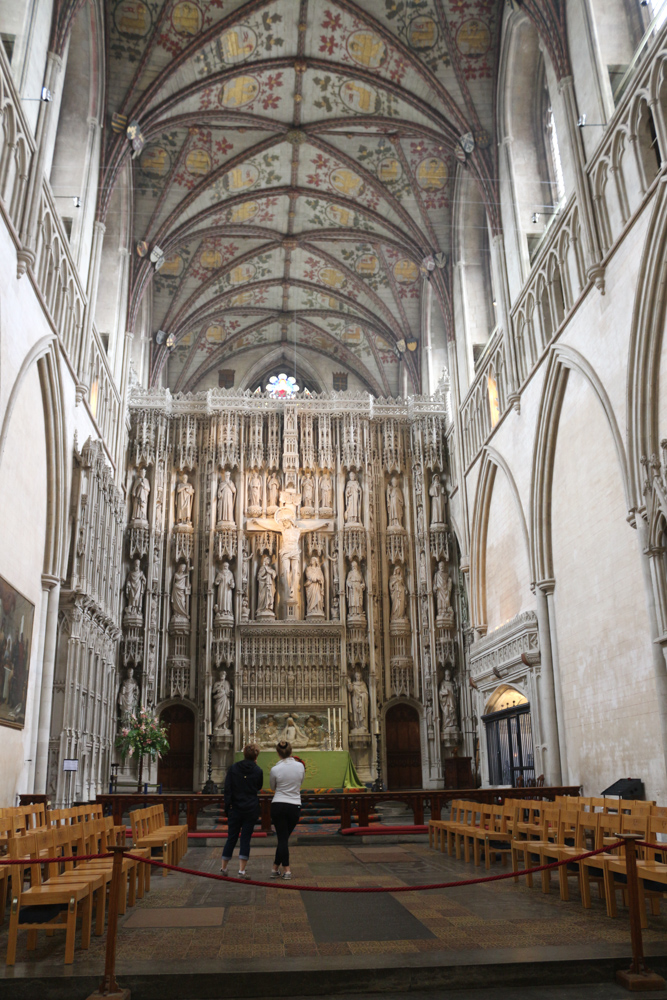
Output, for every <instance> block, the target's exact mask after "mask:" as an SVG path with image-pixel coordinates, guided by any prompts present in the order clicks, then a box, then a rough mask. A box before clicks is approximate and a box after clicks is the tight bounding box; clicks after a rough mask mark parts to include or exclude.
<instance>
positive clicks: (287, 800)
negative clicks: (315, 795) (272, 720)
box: [270, 740, 306, 878]
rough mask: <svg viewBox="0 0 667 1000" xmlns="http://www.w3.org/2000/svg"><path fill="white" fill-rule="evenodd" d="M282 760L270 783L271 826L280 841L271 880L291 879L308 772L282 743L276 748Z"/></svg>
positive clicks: (285, 742)
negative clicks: (292, 840) (295, 833)
mask: <svg viewBox="0 0 667 1000" xmlns="http://www.w3.org/2000/svg"><path fill="white" fill-rule="evenodd" d="M276 753H277V754H278V756H279V757H280V760H279V761H278V763H277V764H275V765H274V767H272V768H271V776H270V783H271V788H272V789H273V791H274V793H275V794H274V796H273V801H272V802H271V822H272V823H273V825H274V827H275V831H276V836H277V837H278V846H277V847H276V856H275V858H274V861H273V869H272V871H271V878H280V877H281V871H280V868H281V866H282V869H283V870H282V877H283V878H291V877H292V872H291V870H290V866H289V838H290V834H291V832H292V830H293V829H294V827H295V826H296V824H297V823H298V822H299V816H300V815H301V783H302V782H303V779H304V775H305V773H306V769H305V767H304V766H303V764H302V763H301V761H300V760H295V759H294V757H292V744H291V743H288V742H287V740H281V741H280V743H278V744H277V746H276Z"/></svg>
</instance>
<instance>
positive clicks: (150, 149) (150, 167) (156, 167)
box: [139, 146, 171, 180]
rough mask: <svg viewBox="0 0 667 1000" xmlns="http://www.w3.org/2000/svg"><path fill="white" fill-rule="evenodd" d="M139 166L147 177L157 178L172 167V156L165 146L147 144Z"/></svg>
mask: <svg viewBox="0 0 667 1000" xmlns="http://www.w3.org/2000/svg"><path fill="white" fill-rule="evenodd" d="M139 166H140V167H141V170H142V171H143V173H145V174H146V176H147V177H151V178H152V179H153V180H157V179H158V178H160V177H164V176H165V175H166V174H167V173H168V172H169V169H170V167H171V156H170V155H169V153H168V152H167V150H166V149H165V148H164V147H163V146H146V147H145V148H144V150H143V152H142V154H141V156H140V157H139Z"/></svg>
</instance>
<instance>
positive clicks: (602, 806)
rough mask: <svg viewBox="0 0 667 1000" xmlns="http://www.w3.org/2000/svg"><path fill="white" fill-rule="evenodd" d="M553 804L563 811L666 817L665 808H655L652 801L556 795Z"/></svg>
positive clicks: (666, 811) (666, 810)
mask: <svg viewBox="0 0 667 1000" xmlns="http://www.w3.org/2000/svg"><path fill="white" fill-rule="evenodd" d="M553 804H554V805H555V806H560V807H561V808H564V809H571V808H572V807H573V806H576V808H577V809H580V810H583V811H584V812H601V813H616V814H618V813H629V814H630V815H633V816H634V815H644V814H646V815H647V816H667V808H666V807H665V806H657V805H656V804H655V802H654V801H653V800H648V801H647V800H645V799H618V798H613V799H611V798H599V797H598V798H596V797H595V796H584V795H557V796H556V797H555V799H554V802H553Z"/></svg>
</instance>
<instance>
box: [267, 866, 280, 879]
mask: <svg viewBox="0 0 667 1000" xmlns="http://www.w3.org/2000/svg"><path fill="white" fill-rule="evenodd" d="M280 877H281V876H280V868H278V869H274V868H272V869H271V874H270V876H269V878H280Z"/></svg>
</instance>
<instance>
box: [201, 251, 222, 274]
mask: <svg viewBox="0 0 667 1000" xmlns="http://www.w3.org/2000/svg"><path fill="white" fill-rule="evenodd" d="M199 262H200V264H201V266H202V267H205V268H206V270H207V271H215V269H216V268H218V267H220V266H221V264H222V254H221V253H220V251H219V250H215V249H213V248H211V247H207V248H206V249H205V250H202V252H201V254H200V256H199Z"/></svg>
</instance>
